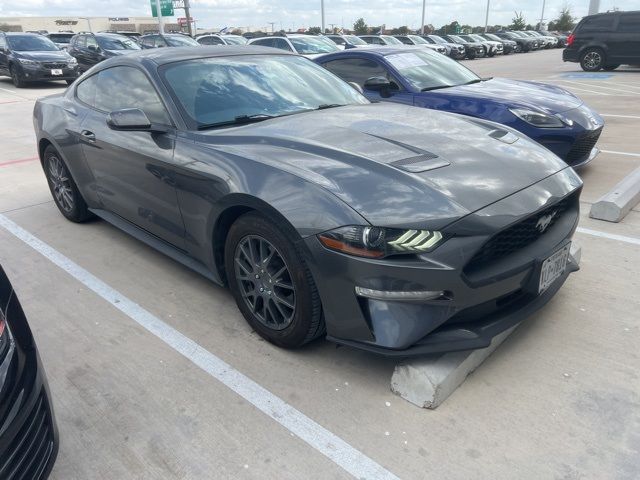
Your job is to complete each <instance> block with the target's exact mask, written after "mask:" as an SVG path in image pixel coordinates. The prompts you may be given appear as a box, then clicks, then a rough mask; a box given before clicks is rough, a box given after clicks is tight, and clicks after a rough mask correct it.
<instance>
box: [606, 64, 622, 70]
mask: <svg viewBox="0 0 640 480" xmlns="http://www.w3.org/2000/svg"><path fill="white" fill-rule="evenodd" d="M619 66H620V64H618V65H605V66H604V67H602V69H603V70H605V71H607V72H612V71H614V70H615V69H616V68H618V67H619Z"/></svg>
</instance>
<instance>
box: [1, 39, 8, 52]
mask: <svg viewBox="0 0 640 480" xmlns="http://www.w3.org/2000/svg"><path fill="white" fill-rule="evenodd" d="M5 48H7V41H6V40H5V39H4V35H0V50H4V49H5Z"/></svg>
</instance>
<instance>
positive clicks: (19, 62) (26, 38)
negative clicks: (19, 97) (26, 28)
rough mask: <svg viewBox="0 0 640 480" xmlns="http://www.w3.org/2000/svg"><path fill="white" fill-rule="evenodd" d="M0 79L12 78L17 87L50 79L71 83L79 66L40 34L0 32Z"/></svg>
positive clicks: (76, 74)
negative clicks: (3, 77)
mask: <svg viewBox="0 0 640 480" xmlns="http://www.w3.org/2000/svg"><path fill="white" fill-rule="evenodd" d="M0 76H5V77H11V80H13V84H14V85H15V86H16V87H17V88H22V87H24V86H25V85H26V83H27V82H42V81H50V80H66V81H67V83H68V84H71V83H72V82H73V81H74V80H75V79H76V78H77V77H78V63H77V62H76V60H75V58H73V57H71V56H70V55H69V54H68V53H67V52H65V51H64V50H60V49H59V48H58V47H56V45H55V43H53V42H52V41H51V40H49V39H48V38H47V37H44V36H42V35H39V34H35V33H17V32H16V33H13V32H7V33H4V32H0Z"/></svg>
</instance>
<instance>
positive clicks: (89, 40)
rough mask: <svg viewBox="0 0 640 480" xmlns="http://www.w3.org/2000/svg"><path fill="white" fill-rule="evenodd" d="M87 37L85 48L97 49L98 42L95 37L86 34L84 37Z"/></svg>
mask: <svg viewBox="0 0 640 480" xmlns="http://www.w3.org/2000/svg"><path fill="white" fill-rule="evenodd" d="M85 38H86V39H87V48H92V47H93V48H95V49H96V50H97V49H98V42H97V41H96V37H94V36H93V35H87V36H86V37H85Z"/></svg>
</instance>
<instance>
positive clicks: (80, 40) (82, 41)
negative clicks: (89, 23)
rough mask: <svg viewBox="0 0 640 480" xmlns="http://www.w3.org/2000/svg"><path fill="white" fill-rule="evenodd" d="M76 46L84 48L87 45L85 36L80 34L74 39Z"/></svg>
mask: <svg viewBox="0 0 640 480" xmlns="http://www.w3.org/2000/svg"><path fill="white" fill-rule="evenodd" d="M76 47H78V48H86V47H87V36H86V35H80V36H79V37H78V39H77V40H76Z"/></svg>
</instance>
